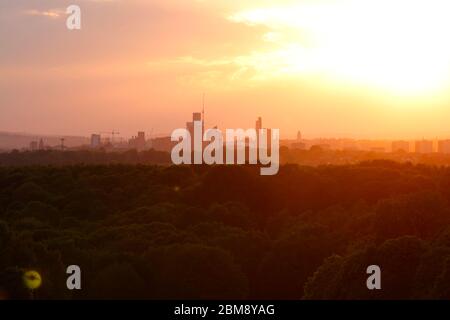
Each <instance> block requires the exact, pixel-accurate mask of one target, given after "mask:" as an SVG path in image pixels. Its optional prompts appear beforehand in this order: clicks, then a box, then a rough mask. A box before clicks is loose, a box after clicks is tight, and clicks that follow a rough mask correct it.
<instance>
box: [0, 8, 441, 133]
mask: <svg viewBox="0 0 450 320" xmlns="http://www.w3.org/2000/svg"><path fill="white" fill-rule="evenodd" d="M38 2H39V3H38ZM70 4H78V5H80V7H81V10H82V30H80V31H69V30H67V29H66V27H65V19H66V15H65V13H64V11H65V8H66V7H67V6H68V5H70ZM449 15H450V3H448V0H409V1H406V0H389V1H388V0H378V1H374V0H334V1H333V0H314V1H313V0H299V1H280V0H277V1H270V0H254V1H253V0H249V1H229V0H203V1H201V0H197V1H188V0H147V1H146V0H78V1H75V0H70V1H63V0H42V1H24V0H3V1H2V2H1V3H0V46H1V47H0V75H1V76H0V112H1V117H0V131H22V132H23V131H25V132H32V133H42V134H52V133H54V134H67V135H68V134H81V135H88V134H90V133H93V132H99V131H110V130H112V129H116V130H119V131H120V132H121V133H122V134H123V135H124V136H129V135H132V134H135V132H136V131H137V130H145V131H147V132H150V130H151V129H152V128H153V129H154V132H155V133H170V132H171V131H172V130H173V129H175V128H178V127H182V126H184V123H185V122H186V121H187V120H188V119H189V118H190V113H191V112H192V111H198V110H200V109H201V100H202V99H201V97H202V92H205V93H206V115H207V121H206V122H207V125H210V126H213V125H219V127H222V128H224V127H228V128H234V127H242V128H247V127H252V126H253V125H254V121H255V119H256V117H257V116H262V117H263V120H264V122H265V123H264V125H266V126H270V127H275V128H280V129H281V136H282V137H294V136H295V133H296V131H297V130H302V132H303V135H304V136H305V137H318V136H322V137H330V136H339V137H344V136H345V137H360V138H362V137H364V138H400V137H402V138H419V137H420V138H421V137H428V138H434V137H442V138H444V137H445V138H450V127H449V125H448V119H450V97H449V94H448V92H449V88H450V85H449V83H450V81H449V75H450V43H449V42H448V39H449V32H450V20H449V19H448V16H449Z"/></svg>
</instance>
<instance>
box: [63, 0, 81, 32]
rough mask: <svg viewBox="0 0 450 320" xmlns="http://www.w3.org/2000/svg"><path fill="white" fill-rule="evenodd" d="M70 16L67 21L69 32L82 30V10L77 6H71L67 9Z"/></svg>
mask: <svg viewBox="0 0 450 320" xmlns="http://www.w3.org/2000/svg"><path fill="white" fill-rule="evenodd" d="M66 14H68V15H69V16H68V17H67V19H66V27H67V29H69V30H80V29H81V8H80V7H79V6H77V5H75V4H73V5H70V6H68V7H67V9H66Z"/></svg>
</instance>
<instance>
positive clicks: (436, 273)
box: [0, 161, 450, 299]
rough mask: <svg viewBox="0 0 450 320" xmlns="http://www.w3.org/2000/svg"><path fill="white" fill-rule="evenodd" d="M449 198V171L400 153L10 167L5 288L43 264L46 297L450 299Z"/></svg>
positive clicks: (0, 223) (16, 292) (17, 290)
mask: <svg viewBox="0 0 450 320" xmlns="http://www.w3.org/2000/svg"><path fill="white" fill-rule="evenodd" d="M449 202H450V169H449V168H446V167H436V166H424V165H412V164H399V163H394V162H388V161H371V162H363V163H360V164H356V165H339V166H331V165H328V166H318V167H307V166H299V165H284V166H282V167H281V168H280V171H279V173H278V175H276V176H260V175H259V169H258V168H257V167H252V166H179V167H176V166H150V165H140V164H109V165H104V164H102V165H93V164H91V165H81V164H78V165H77V164H74V165H66V166H16V167H11V166H0V298H2V297H3V298H13V299H14V298H15V299H28V298H30V292H29V291H28V289H26V288H25V287H24V285H23V283H22V275H23V272H24V271H25V270H30V269H31V270H36V271H38V272H39V273H40V274H41V276H42V280H43V281H42V286H41V287H40V288H39V289H38V290H36V291H35V292H34V293H33V296H34V298H36V299H98V298H100V299H101V298H109V299H122V298H123V299H133V298H142V299H448V298H450V203H449ZM72 264H75V265H79V266H80V267H81V270H82V290H74V291H69V290H67V288H66V279H67V274H66V267H67V266H69V265H72ZM372 264H376V265H379V266H380V267H381V270H382V290H373V291H370V290H368V289H367V287H366V279H367V276H368V275H367V274H366V268H367V266H369V265H372Z"/></svg>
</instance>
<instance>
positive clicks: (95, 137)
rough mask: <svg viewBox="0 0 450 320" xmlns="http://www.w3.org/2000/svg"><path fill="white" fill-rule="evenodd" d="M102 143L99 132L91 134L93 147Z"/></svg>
mask: <svg viewBox="0 0 450 320" xmlns="http://www.w3.org/2000/svg"><path fill="white" fill-rule="evenodd" d="M100 144H101V136H100V135H99V134H92V135H91V148H98V147H100Z"/></svg>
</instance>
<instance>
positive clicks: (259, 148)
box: [171, 121, 280, 175]
mask: <svg viewBox="0 0 450 320" xmlns="http://www.w3.org/2000/svg"><path fill="white" fill-rule="evenodd" d="M171 140H172V141H173V142H178V143H177V144H176V145H175V146H174V147H173V149H172V153H171V158H172V162H173V163H174V164H176V165H179V164H208V165H213V164H255V165H256V164H260V165H262V166H263V167H261V169H260V172H261V175H275V174H277V173H278V170H279V166H280V150H279V149H280V130H279V129H258V130H256V129H247V130H244V129H226V130H225V137H224V135H223V132H222V131H221V130H220V129H208V130H206V131H205V132H203V122H202V121H194V122H193V128H192V130H188V129H184V128H181V129H176V130H174V131H173V132H172V135H171ZM247 155H248V157H247Z"/></svg>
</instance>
